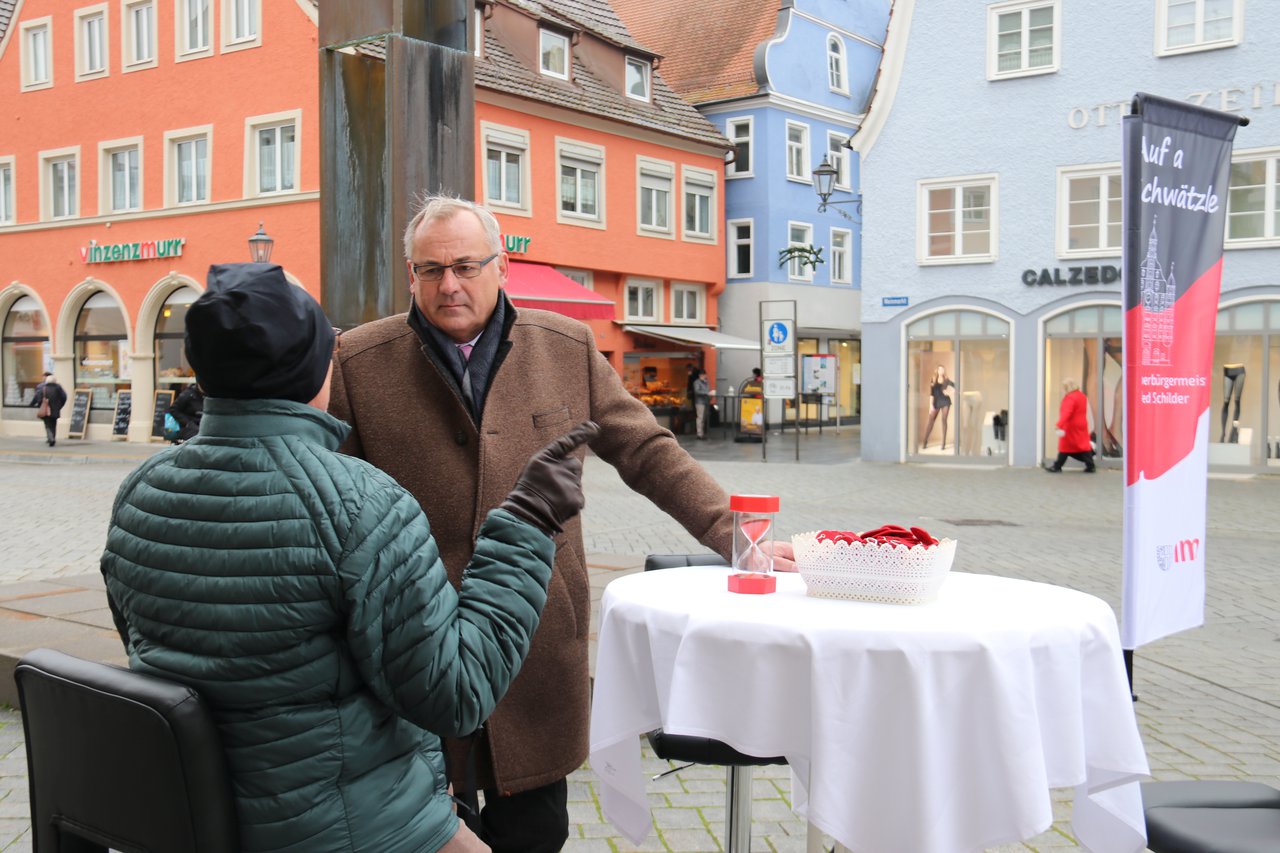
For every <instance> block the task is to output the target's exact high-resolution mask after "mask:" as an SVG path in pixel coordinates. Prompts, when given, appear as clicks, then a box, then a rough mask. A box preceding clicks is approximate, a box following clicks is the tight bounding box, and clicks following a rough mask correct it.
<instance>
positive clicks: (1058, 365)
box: [1043, 305, 1124, 460]
mask: <svg viewBox="0 0 1280 853" xmlns="http://www.w3.org/2000/svg"><path fill="white" fill-rule="evenodd" d="M1123 327H1124V318H1123V316H1122V314H1121V310H1120V306H1119V305H1088V306H1085V307H1084V308H1074V309H1072V310H1070V311H1064V312H1062V313H1061V314H1055V315H1054V316H1053V317H1050V318H1049V319H1048V320H1046V321H1045V324H1044V435H1043V438H1044V455H1045V459H1046V460H1047V459H1052V458H1054V457H1055V456H1056V455H1057V453H1058V434H1057V426H1056V425H1057V423H1058V410H1059V409H1060V408H1061V405H1062V397H1063V393H1064V392H1063V390H1062V383H1063V382H1065V381H1067V380H1068V379H1070V380H1072V381H1073V382H1075V383H1076V384H1078V385H1079V386H1080V390H1081V391H1083V392H1084V395H1085V397H1087V398H1088V399H1089V408H1088V410H1087V414H1088V422H1089V431H1090V432H1091V433H1093V434H1094V442H1095V443H1094V447H1095V449H1096V452H1097V454H1098V456H1099V457H1100V458H1102V459H1108V458H1110V459H1119V458H1121V457H1123V456H1124V381H1123V376H1124V349H1123V347H1122V341H1121V333H1122V329H1123Z"/></svg>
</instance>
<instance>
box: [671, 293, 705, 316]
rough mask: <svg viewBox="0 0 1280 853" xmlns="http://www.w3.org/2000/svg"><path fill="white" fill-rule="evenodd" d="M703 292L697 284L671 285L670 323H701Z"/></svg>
mask: <svg viewBox="0 0 1280 853" xmlns="http://www.w3.org/2000/svg"><path fill="white" fill-rule="evenodd" d="M704 293H705V290H704V289H703V287H702V286H701V285H697V284H673V285H671V322H672V323H702V322H703V312H702V300H703V294H704Z"/></svg>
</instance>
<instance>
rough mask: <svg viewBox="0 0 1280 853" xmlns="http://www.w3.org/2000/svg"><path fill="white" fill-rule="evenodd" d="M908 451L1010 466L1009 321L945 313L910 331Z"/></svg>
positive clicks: (974, 313)
mask: <svg viewBox="0 0 1280 853" xmlns="http://www.w3.org/2000/svg"><path fill="white" fill-rule="evenodd" d="M907 385H908V394H907V452H908V454H910V455H911V456H915V457H938V456H944V457H947V458H950V459H958V458H969V459H973V460H983V461H988V462H1001V463H1003V462H1005V461H1006V460H1007V459H1008V453H1009V433H1008V427H1009V323H1008V321H1006V320H1003V319H1001V318H1000V317H995V316H992V315H990V314H984V313H981V312H979V311H943V312H940V313H938V314H930V315H929V316H926V317H921V318H920V319H919V320H916V321H914V322H913V323H911V324H910V325H909V326H907Z"/></svg>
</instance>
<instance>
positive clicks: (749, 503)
mask: <svg viewBox="0 0 1280 853" xmlns="http://www.w3.org/2000/svg"><path fill="white" fill-rule="evenodd" d="M778 506H779V500H778V498H777V496H776V495H733V496H732V497H730V498H729V509H730V510H732V511H733V569H734V572H733V574H732V575H730V576H729V590H730V592H742V593H751V594H760V593H768V592H773V591H774V589H776V588H777V580H776V579H775V578H774V576H773V516H774V513H776V512H777V511H778Z"/></svg>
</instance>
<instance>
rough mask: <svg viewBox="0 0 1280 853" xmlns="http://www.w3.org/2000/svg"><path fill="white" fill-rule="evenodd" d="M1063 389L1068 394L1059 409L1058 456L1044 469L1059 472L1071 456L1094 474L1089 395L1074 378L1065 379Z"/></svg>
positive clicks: (1088, 472) (1085, 469) (1088, 471)
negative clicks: (1090, 441)
mask: <svg viewBox="0 0 1280 853" xmlns="http://www.w3.org/2000/svg"><path fill="white" fill-rule="evenodd" d="M1062 389H1063V390H1064V391H1066V392H1067V394H1066V396H1065V397H1063V398H1062V408H1061V409H1059V411H1058V458H1057V460H1056V461H1055V462H1054V463H1053V464H1052V465H1050V466H1049V467H1048V468H1046V469H1045V470H1046V471H1049V472H1051V473H1054V474H1057V473H1058V472H1060V471H1061V470H1062V463H1063V462H1066V461H1067V457H1068V456H1070V457H1071V458H1072V459H1079V460H1080V461H1081V462H1083V463H1084V472H1085V473H1086V474H1092V473H1093V472H1094V471H1096V470H1097V468H1096V467H1095V466H1094V464H1093V445H1092V444H1090V443H1089V398H1088V397H1086V396H1085V395H1084V392H1083V391H1081V390H1080V386H1079V385H1078V384H1077V383H1076V381H1075V380H1074V379H1068V380H1066V381H1065V382H1063V383H1062Z"/></svg>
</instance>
